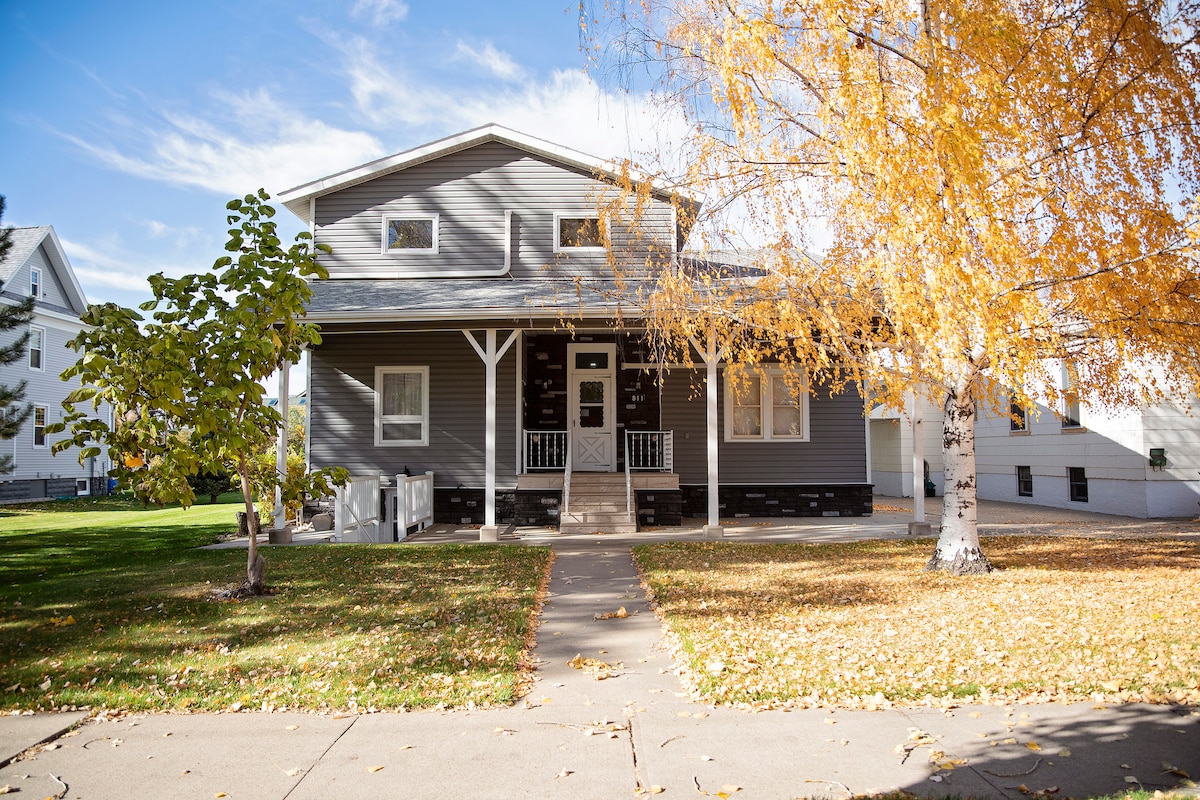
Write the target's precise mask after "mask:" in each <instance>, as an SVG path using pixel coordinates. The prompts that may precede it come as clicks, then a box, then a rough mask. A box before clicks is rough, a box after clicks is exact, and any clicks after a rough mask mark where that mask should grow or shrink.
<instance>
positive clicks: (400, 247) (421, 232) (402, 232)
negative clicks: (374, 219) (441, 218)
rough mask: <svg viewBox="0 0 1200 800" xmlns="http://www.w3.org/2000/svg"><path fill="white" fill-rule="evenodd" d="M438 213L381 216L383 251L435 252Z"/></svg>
mask: <svg viewBox="0 0 1200 800" xmlns="http://www.w3.org/2000/svg"><path fill="white" fill-rule="evenodd" d="M437 251H438V215H437V214H430V215H428V216H420V215H414V216H405V217H384V218H383V253H384V255H387V254H389V253H412V252H418V253H419V252H424V253H436V252H437Z"/></svg>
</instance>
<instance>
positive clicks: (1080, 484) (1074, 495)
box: [1067, 467, 1088, 503]
mask: <svg viewBox="0 0 1200 800" xmlns="http://www.w3.org/2000/svg"><path fill="white" fill-rule="evenodd" d="M1067 481H1068V482H1069V483H1070V485H1071V500H1072V501H1074V502H1076V503H1086V502H1087V501H1088V485H1087V474H1086V473H1085V472H1084V470H1083V467H1067Z"/></svg>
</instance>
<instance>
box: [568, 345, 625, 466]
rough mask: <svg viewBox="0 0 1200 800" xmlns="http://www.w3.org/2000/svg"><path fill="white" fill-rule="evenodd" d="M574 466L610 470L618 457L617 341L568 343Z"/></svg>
mask: <svg viewBox="0 0 1200 800" xmlns="http://www.w3.org/2000/svg"><path fill="white" fill-rule="evenodd" d="M567 349H568V352H567V358H568V363H567V375H568V380H567V386H568V392H569V394H568V404H567V405H568V408H567V412H568V414H569V416H570V436H571V469H573V470H580V471H585V472H611V471H612V470H613V469H614V468H615V467H616V461H617V458H616V456H617V421H616V403H615V397H614V391H613V385H614V383H615V376H614V373H615V367H616V365H615V363H614V362H615V360H616V346H615V345H611V344H608V345H605V344H601V345H587V344H571V345H568V348H567Z"/></svg>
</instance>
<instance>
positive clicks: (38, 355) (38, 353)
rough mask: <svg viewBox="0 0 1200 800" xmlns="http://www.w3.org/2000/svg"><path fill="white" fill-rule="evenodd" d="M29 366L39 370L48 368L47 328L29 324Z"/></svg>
mask: <svg viewBox="0 0 1200 800" xmlns="http://www.w3.org/2000/svg"><path fill="white" fill-rule="evenodd" d="M27 349H28V351H29V368H30V369H36V370H38V371H39V372H41V371H42V370H44V369H45V368H46V359H45V354H46V329H45V328H38V327H36V326H34V325H30V326H29V345H28V347H27Z"/></svg>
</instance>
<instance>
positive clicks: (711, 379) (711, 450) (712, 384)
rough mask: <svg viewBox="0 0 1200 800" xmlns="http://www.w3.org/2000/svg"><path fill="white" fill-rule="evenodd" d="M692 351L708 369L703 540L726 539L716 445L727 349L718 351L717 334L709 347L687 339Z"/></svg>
mask: <svg viewBox="0 0 1200 800" xmlns="http://www.w3.org/2000/svg"><path fill="white" fill-rule="evenodd" d="M688 341H690V342H691V343H692V347H694V348H696V352H697V353H699V354H700V359H701V360H702V361H703V362H704V366H705V367H706V368H707V379H706V381H705V395H706V399H707V405H708V524H707V525H705V526H704V538H706V539H716V538H720V537H722V536H724V535H725V529H724V528H722V527H721V502H720V500H721V498H720V482H719V480H718V475H717V460H718V457H719V450H718V445H717V439H718V436H717V431H718V425H717V365H718V364H720V363H721V359H722V358H724V356H725V348H723V347H722V348H720V349H718V348H717V334H716V332H715V331H710V332H709V334H708V347H702V346H701V345H700V343H699V342H697V341H696V340H695V339H693V338H692V337H690V336H689V337H688Z"/></svg>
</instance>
